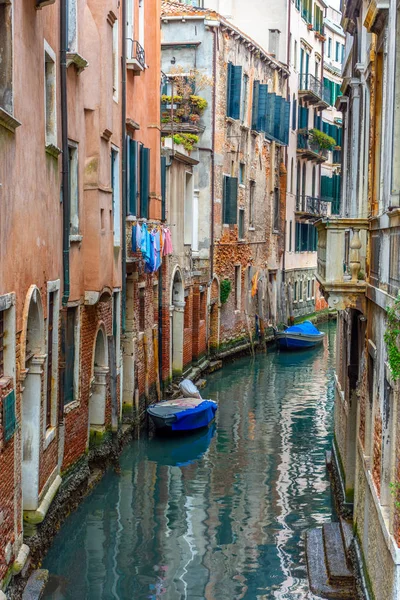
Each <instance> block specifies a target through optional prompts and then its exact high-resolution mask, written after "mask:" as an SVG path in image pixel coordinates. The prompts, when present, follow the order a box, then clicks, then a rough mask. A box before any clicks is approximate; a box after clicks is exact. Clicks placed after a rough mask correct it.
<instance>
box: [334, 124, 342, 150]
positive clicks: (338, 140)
mask: <svg viewBox="0 0 400 600" xmlns="http://www.w3.org/2000/svg"><path fill="white" fill-rule="evenodd" d="M342 132H343V130H342V128H341V127H338V136H337V140H336V142H337V145H338V146H340V147H342Z"/></svg>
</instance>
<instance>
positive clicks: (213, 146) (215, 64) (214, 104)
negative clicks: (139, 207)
mask: <svg viewBox="0 0 400 600" xmlns="http://www.w3.org/2000/svg"><path fill="white" fill-rule="evenodd" d="M217 35H218V30H217V28H214V46H213V75H214V85H213V89H212V104H213V115H212V134H211V240H210V285H211V284H212V280H213V277H214V194H215V172H214V171H215V117H216V111H217V95H216V93H215V77H216V73H217V41H218V40H217Z"/></svg>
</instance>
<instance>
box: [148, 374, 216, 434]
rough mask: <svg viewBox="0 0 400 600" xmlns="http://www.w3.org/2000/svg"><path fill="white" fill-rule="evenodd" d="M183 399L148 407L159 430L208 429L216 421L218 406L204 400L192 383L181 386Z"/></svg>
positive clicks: (181, 384)
mask: <svg viewBox="0 0 400 600" xmlns="http://www.w3.org/2000/svg"><path fill="white" fill-rule="evenodd" d="M179 387H180V390H181V392H182V395H183V397H181V398H173V399H171V400H164V401H162V402H158V403H157V404H152V405H151V406H149V407H148V409H147V412H148V414H149V415H150V417H151V420H152V421H153V423H154V426H155V428H156V429H157V430H162V431H171V432H174V431H193V430H196V429H200V428H201V427H207V426H208V425H209V424H210V423H211V422H212V421H213V419H214V417H215V413H216V411H217V408H218V405H217V403H216V402H214V401H213V400H204V399H203V398H202V397H201V395H200V392H199V390H198V389H197V387H196V386H195V385H194V384H193V382H192V381H190V380H188V379H185V380H184V381H182V382H181V383H180V385H179Z"/></svg>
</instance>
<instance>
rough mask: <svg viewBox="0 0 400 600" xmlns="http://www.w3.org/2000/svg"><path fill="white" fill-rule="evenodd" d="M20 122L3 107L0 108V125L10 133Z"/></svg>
mask: <svg viewBox="0 0 400 600" xmlns="http://www.w3.org/2000/svg"><path fill="white" fill-rule="evenodd" d="M21 124H22V123H20V122H19V121H17V119H15V118H14V117H13V116H12V115H10V113H8V112H7V111H6V110H4V108H0V125H1V126H2V127H4V128H5V129H8V131H11V133H14V132H15V130H16V129H17V127H19V126H20V125H21Z"/></svg>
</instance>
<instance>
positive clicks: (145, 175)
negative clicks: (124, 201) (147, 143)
mask: <svg viewBox="0 0 400 600" xmlns="http://www.w3.org/2000/svg"><path fill="white" fill-rule="evenodd" d="M149 163H150V150H149V148H145V147H144V146H140V216H141V217H143V218H144V219H148V218H149V184H150V182H149V174H150V164H149Z"/></svg>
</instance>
